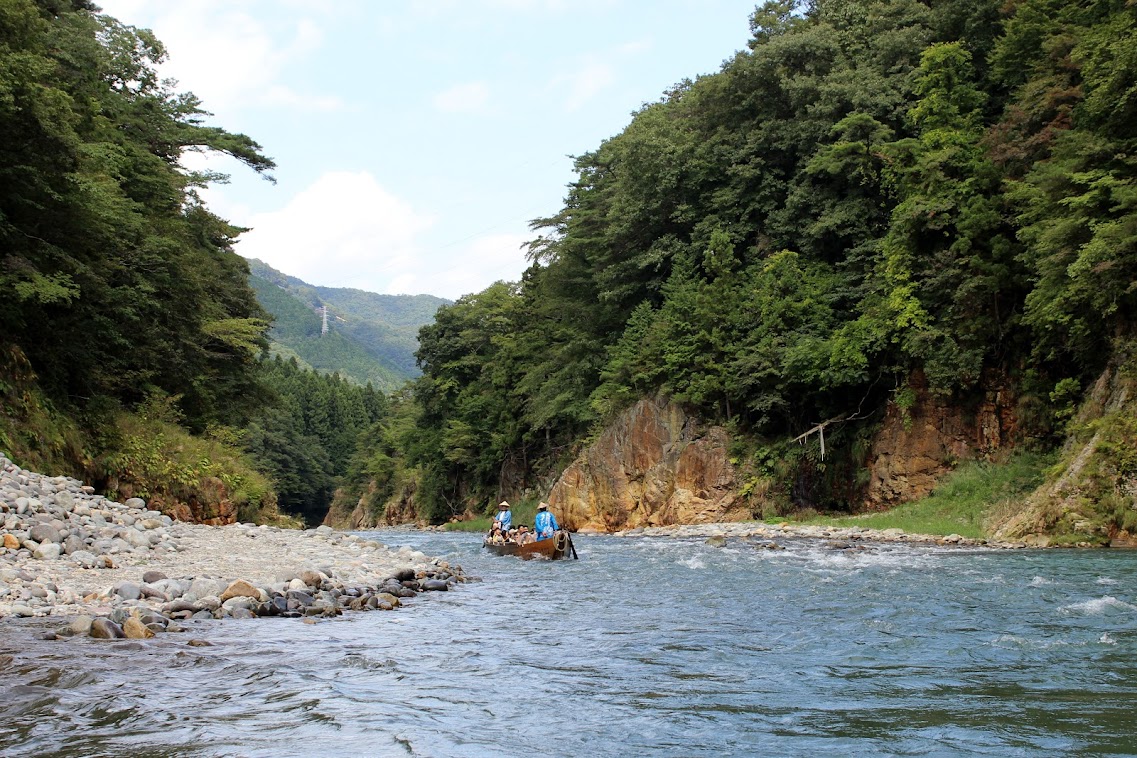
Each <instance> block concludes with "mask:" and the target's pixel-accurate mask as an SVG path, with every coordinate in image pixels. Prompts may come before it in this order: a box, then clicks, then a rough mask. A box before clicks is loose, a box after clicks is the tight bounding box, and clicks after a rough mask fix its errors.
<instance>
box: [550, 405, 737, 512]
mask: <svg viewBox="0 0 1137 758" xmlns="http://www.w3.org/2000/svg"><path fill="white" fill-rule="evenodd" d="M728 442H729V437H728V435H727V433H726V430H724V429H723V428H721V427H717V426H711V427H706V428H704V427H703V426H702V425H700V424H699V423H698V422H697V421H696V420H695V419H693V418H691V417H689V416H688V415H687V414H685V413H684V412H683V410H682V409H681V408H680V407H679V406H678V405H676V404H675V403H669V402H664V401H662V400H659V399H648V400H641V401H640V402H638V403H637V404H636V405H635V406H633V407H632V408H631V409H629V410H627V411H625V412H624V413H622V414H621V415H620V416H619V418H618V419H617V420H616V421H615V422H614V423H613V424H612V425H610V426H609V427H608V428H607V429H605V430H604V432H603V433H602V434H601V435H600V437H599V438H598V439H597V440H596V441H595V442H593V443H592V444H591V445H589V446H588V447H587V448H586V449H585V450H584V451H583V452H582V453H581V454H580V456H579V457H578V458H577V459H576V460H575V461H574V462H573V463H572V464H571V465H570V466H569V467H568V468H567V469H565V471H564V473H562V474H561V477H560V479H558V480H557V482H556V484H555V485H553V488H552V491H551V492H550V493H549V504H550V505H551V506H552V507H553V510H554V511H555V512H556V513H557V515H558V518H560V519H561V521H562V523H563V524H564V525H565V526H567V527H568V528H570V529H574V530H579V531H598V532H611V531H616V530H620V529H632V528H635V527H638V526H665V525H670V524H699V523H707V522H713V521H741V520H744V519H747V518H750V517H751V514H750V510H749V508H748V507H747V505H746V504H745V503H744V502H742V501H741V500H740V499H739V498H738V495H737V489H738V484H739V482H738V478H737V474H736V471H735V468H734V466H733V465H732V464H731V462H730V458H729V455H728V452H727V448H728Z"/></svg>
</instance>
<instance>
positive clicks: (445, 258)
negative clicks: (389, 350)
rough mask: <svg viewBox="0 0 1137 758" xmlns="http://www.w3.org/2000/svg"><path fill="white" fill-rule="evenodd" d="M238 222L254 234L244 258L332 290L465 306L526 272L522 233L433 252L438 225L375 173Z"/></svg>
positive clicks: (345, 178)
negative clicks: (462, 301)
mask: <svg viewBox="0 0 1137 758" xmlns="http://www.w3.org/2000/svg"><path fill="white" fill-rule="evenodd" d="M215 192H223V189H222V190H219V191H215V190H212V189H211V190H210V193H211V195H210V198H209V199H210V201H211V202H213V203H214V205H215V206H216V205H217V204H218V203H217V202H216V201H218V200H221V198H219V197H217V196H216V195H214V193H215ZM221 205H224V202H222V203H221ZM225 210H229V209H225ZM233 220H234V223H237V224H240V225H242V226H249V227H252V230H251V231H249V232H247V233H245V234H244V235H242V236H241V238H240V240H239V241H238V243H237V252H239V253H240V254H241V255H244V256H246V257H248V258H260V259H261V260H263V261H265V262H266V263H268V264H269V265H270V266H272V267H273V268H277V269H279V270H281V271H283V272H285V273H287V274H291V275H293V276H298V277H300V278H301V279H303V280H305V281H307V282H311V283H313V284H319V285H324V286H329V287H357V288H359V289H364V290H369V291H371V292H385V293H389V294H418V293H430V294H432V295H440V296H442V297H449V298H457V297H459V296H460V295H464V294H467V293H470V292H477V291H480V290H482V289H485V288H486V287H487V286H489V285H490V284H492V283H493V282H495V281H497V280H498V279H509V280H515V279H517V278H518V277H519V276H520V275H521V272H522V271H524V269H525V266H526V261H525V255H524V253H523V252H522V250H521V249H520V247H521V245H522V243H523V242H525V241H526V240H527V239H528V237H526V236H524V235H522V234H520V233H518V234H487V235H483V236H479V237H475V238H473V239H471V240H468V241H467V240H463V241H461V242H459V243H457V244H451V245H447V246H445V247H443V248H440V249H433V250H432V249H431V248H430V247H429V246H428V245H427V244H426V243H425V242H424V239H423V238H424V237H425V236H426V235H427V234H428V233H429V232H430V231H431V229H432V228H433V225H434V219H433V218H432V217H430V216H429V215H427V214H425V213H422V212H420V211H419V210H417V209H415V208H414V207H412V206H411V205H410V204H409V203H407V202H406V201H404V200H402V199H401V198H399V197H397V196H395V195H394V194H393V193H391V192H390V191H388V190H386V189H385V188H383V187H382V186H381V185H380V184H379V182H378V181H377V180H376V179H375V177H374V176H372V175H371V174H369V173H367V172H347V171H336V172H329V173H326V174H324V175H323V176H321V177H320V178H319V179H317V180H316V181H315V182H314V183H313V184H312V185H311V186H309V187H307V188H306V189H304V190H303V191H301V192H300V193H298V194H297V195H295V196H294V197H293V198H292V199H291V200H290V201H289V202H288V203H287V205H285V206H284V207H283V208H281V209H280V210H276V211H272V212H269V213H258V214H253V215H252V216H246V217H244V218H241V217H238V216H236V215H235V216H234V218H233Z"/></svg>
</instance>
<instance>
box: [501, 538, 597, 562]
mask: <svg viewBox="0 0 1137 758" xmlns="http://www.w3.org/2000/svg"><path fill="white" fill-rule="evenodd" d="M482 547H484V548H485V549H486V550H489V551H490V552H491V553H494V554H495V555H516V556H517V557H518V558H521V559H522V560H526V561H527V560H529V559H530V558H546V559H548V560H550V561H555V560H559V559H561V558H568V557H569V556H572V558H573V559H576V557H577V555H576V548H575V547H574V546H573V544H572V536H571V535H570V534H569V533H568V532H566V531H560V532H557V533H556V534H555V535H553V537H552V538H551V539H547V540H538V541H537V542H528V543H526V544H524V545H518V544H517V543H515V542H506V543H504V544H501V545H495V544H494V543H492V542H490V541H489V540H485V541H483V542H482Z"/></svg>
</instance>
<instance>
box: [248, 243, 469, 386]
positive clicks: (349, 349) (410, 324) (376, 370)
mask: <svg viewBox="0 0 1137 758" xmlns="http://www.w3.org/2000/svg"><path fill="white" fill-rule="evenodd" d="M249 269H250V272H251V276H250V277H249V284H250V285H251V286H252V288H253V290H254V291H255V292H256V293H257V300H258V301H259V302H260V304H261V306H262V307H263V308H264V309H265V310H266V311H268V312H269V313H271V314H272V315H273V318H274V322H273V328H272V331H270V332H269V338H270V339H271V341H272V349H273V352H276V353H280V354H281V355H283V356H285V357H296V359H297V360H298V361H300V362H301V363H302V364H303V365H307V366H310V367H311V368H314V369H316V370H318V371H322V372H332V371H338V372H339V373H340V374H341V375H343V376H346V377H348V378H351V379H354V380H355V381H357V382H360V383H361V384H362V383H366V382H371V383H372V384H373V385H374V386H375V387H376V389H381V390H383V391H388V390H391V389H394V388H396V387H398V386H399V385H401V384H402V383H403V382H405V381H406V380H407V379H412V378H414V377H416V376H418V373H419V372H418V367H417V366H416V365H415V358H414V352H415V350H417V349H418V330H419V327H421V326H423V325H424V324H429V323H430V322H431V321H433V320H434V314H435V312H436V311H437V310H438V308H439V306H442V305H446V304H448V303H449V302H450V301H449V300H446V299H444V298H441V297H434V296H433V295H380V294H377V293H375V292H365V291H363V290H358V289H346V288H340V287H317V286H315V285H312V284H308V283H307V282H305V281H303V280H302V279H297V278H296V277H294V276H289V275H288V274H285V273H282V272H280V271H277V270H276V269H274V268H272V267H271V266H269V265H268V264H267V263H265V262H264V261H260V260H257V259H255V258H252V259H250V260H249ZM324 306H327V308H328V333H327V334H324V335H321V334H320V331H321V326H322V322H323V316H322V314H321V312H320V309H321V308H323V307H324Z"/></svg>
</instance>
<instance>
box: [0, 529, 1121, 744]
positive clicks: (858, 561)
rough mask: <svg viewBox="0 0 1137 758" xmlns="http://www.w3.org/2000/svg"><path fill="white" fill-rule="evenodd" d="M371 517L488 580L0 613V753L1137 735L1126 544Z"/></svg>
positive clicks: (1090, 739)
mask: <svg viewBox="0 0 1137 758" xmlns="http://www.w3.org/2000/svg"><path fill="white" fill-rule="evenodd" d="M368 536H369V537H375V538H377V539H379V540H381V541H383V542H386V543H387V544H389V545H392V546H397V545H402V544H406V545H410V546H412V547H414V548H415V549H418V550H422V551H423V552H426V553H428V554H431V555H441V556H443V557H445V558H446V559H447V560H449V561H451V562H452V563H459V564H461V565H462V566H463V568H464V569H465V570H466V572H467V573H469V574H472V575H475V576H479V577H481V578H482V579H483V581H481V582H476V583H471V584H466V585H461V586H459V587H457V588H456V589H454V590H453V591H451V592H446V593H442V592H439V593H429V594H427V595H423V596H421V597H420V598H416V599H414V600H412V601H411V603H412V607H408V608H403V609H398V610H396V611H392V612H386V613H355V614H348V615H345V616H343V617H341V618H339V619H335V620H330V621H323V622H320V623H317V624H304V623H301V622H300V621H299V620H295V619H250V620H226V621H223V622H217V621H211V622H199V623H198V624H197V625H196V626H194V627H193V628H192V630H191V631H190V632H189V633H188V634H184V635H176V634H167V635H160V636H159V637H156V638H154V639H153V640H147V641H145V642H133V641H124V642H107V641H100V640H93V639H88V638H83V639H71V640H64V641H50V642H49V641H45V640H40V639H39V636H40V635H41V634H42V633H43V632H44V631H45V630H47V629H49V628H53V627H54V626H57V625H58V623H51V624H48V623H47V622H45V620H42V619H40V620H37V621H32V620H27V621H8V622H5V624H4V626H3V627H0V670H3V671H4V680H5V690H6V691H5V694H4V696H3V703H4V706H3V718H2V719H0V754H3V755H60V756H94V755H100V756H101V755H107V756H111V755H130V756H132V757H133V758H143V757H144V756H171V755H177V756H222V755H224V756H229V755H233V756H238V755H239V756H279V755H329V756H333V755H335V756H343V755H352V756H387V755H390V756H408V755H409V756H499V757H500V756H512V755H573V756H583V755H589V756H609V755H611V756H616V755H621V756H623V755H659V756H721V755H740V756H742V755H756V754H772V755H816V754H835V755H997V756H1015V755H1022V756H1034V755H1039V756H1041V755H1048V756H1049V755H1055V754H1070V753H1078V754H1137V737H1135V736H1134V735H1133V725H1134V711H1133V708H1134V704H1135V703H1137V663H1135V662H1137V593H1135V591H1134V576H1135V573H1137V552H1131V551H1108V550H1102V551H1056V550H1050V551H1029V550H1019V551H982V550H963V549H951V548H931V547H913V546H906V545H880V546H875V547H871V548H870V549H868V550H840V549H834V548H833V547H830V546H828V545H827V544H826V543H824V542H823V541H817V540H801V541H792V540H790V541H786V542H784V543H782V544H783V545H784V546H785V547H786V549H785V550H769V549H764V548H762V547H761V546H760V545H759V544H758V543H756V542H751V541H747V540H742V539H732V540H728V541H727V544H726V545H725V546H724V547H715V546H711V545H708V544H706V543H705V542H704V541H702V540H696V539H688V540H685V539H662V538H623V537H585V536H577V537H576V538H575V541H576V546H577V549H578V551H579V553H580V558H581V559H580V560H579V561H558V562H547V561H530V562H522V561H520V560H517V559H516V558H507V557H496V556H490V555H487V554H485V553H484V552H483V551H481V550H480V547H479V537H478V536H477V535H470V534H440V533H431V532H412V531H382V532H375V533H370V534H368ZM189 637H195V638H204V639H207V640H209V641H210V642H212V643H214V644H213V646H211V647H190V646H188V645H187V641H188V638H189Z"/></svg>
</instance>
